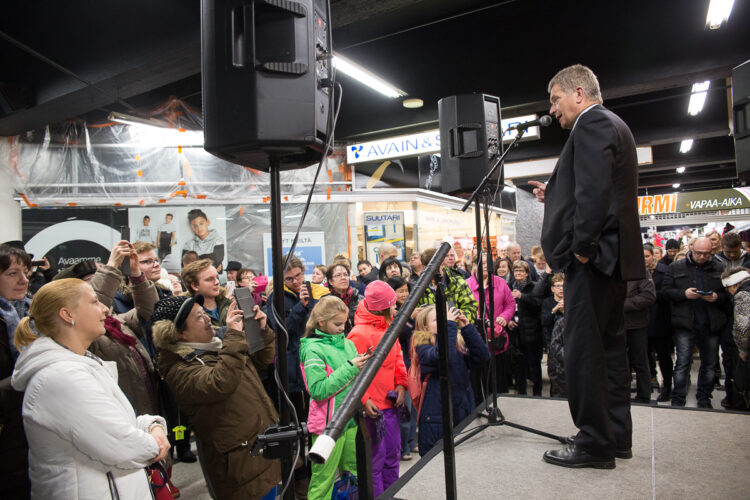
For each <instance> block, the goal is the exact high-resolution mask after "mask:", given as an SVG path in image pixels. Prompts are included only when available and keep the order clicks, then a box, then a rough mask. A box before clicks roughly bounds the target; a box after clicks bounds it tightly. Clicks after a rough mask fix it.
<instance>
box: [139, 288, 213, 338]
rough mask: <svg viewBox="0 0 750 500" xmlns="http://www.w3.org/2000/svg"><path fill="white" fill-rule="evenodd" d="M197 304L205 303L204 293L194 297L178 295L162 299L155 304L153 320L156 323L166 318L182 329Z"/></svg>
mask: <svg viewBox="0 0 750 500" xmlns="http://www.w3.org/2000/svg"><path fill="white" fill-rule="evenodd" d="M195 304H198V305H201V306H202V305H203V295H201V294H197V295H193V296H192V297H189V296H187V295H178V296H177V297H167V298H166V299H162V300H160V301H159V302H157V303H156V305H155V306H154V313H153V314H152V315H151V322H152V323H156V322H157V321H161V320H163V319H166V320H168V321H172V322H174V324H175V326H176V327H177V329H178V330H181V329H182V327H183V326H184V325H185V321H186V320H187V317H188V314H190V311H192V310H193V305H195Z"/></svg>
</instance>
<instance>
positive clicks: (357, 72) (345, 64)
mask: <svg viewBox="0 0 750 500" xmlns="http://www.w3.org/2000/svg"><path fill="white" fill-rule="evenodd" d="M333 66H334V67H335V68H336V70H337V71H341V72H342V73H345V74H347V75H349V76H350V77H352V78H354V79H355V80H357V81H358V82H360V83H363V84H365V85H367V86H368V87H370V88H371V89H373V90H377V91H378V92H380V93H381V94H383V95H384V96H386V97H390V98H391V99H397V98H399V97H403V96H405V95H406V92H404V91H403V90H400V89H397V88H396V87H394V86H393V85H391V84H390V83H388V82H386V81H385V80H383V79H381V78H379V77H377V76H375V75H373V74H372V73H370V72H369V71H367V70H366V69H364V68H363V67H361V66H358V65H357V64H354V63H353V62H351V61H349V60H348V59H346V58H343V57H341V56H340V55H338V54H334V56H333Z"/></svg>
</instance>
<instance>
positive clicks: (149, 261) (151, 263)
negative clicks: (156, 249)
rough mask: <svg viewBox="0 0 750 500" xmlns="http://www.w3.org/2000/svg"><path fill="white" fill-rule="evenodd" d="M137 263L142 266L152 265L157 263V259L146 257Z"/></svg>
mask: <svg viewBox="0 0 750 500" xmlns="http://www.w3.org/2000/svg"><path fill="white" fill-rule="evenodd" d="M138 263H139V264H141V265H143V266H153V265H154V264H158V263H159V261H158V260H156V259H146V260H139V261H138Z"/></svg>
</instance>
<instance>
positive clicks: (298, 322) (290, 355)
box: [266, 283, 329, 392]
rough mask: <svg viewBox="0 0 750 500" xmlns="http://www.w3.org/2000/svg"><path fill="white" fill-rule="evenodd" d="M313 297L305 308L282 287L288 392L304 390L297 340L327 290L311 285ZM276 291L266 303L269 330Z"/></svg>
mask: <svg viewBox="0 0 750 500" xmlns="http://www.w3.org/2000/svg"><path fill="white" fill-rule="evenodd" d="M312 289H313V297H312V300H310V301H309V302H308V303H307V306H305V305H304V304H303V303H302V302H301V301H300V300H299V295H298V294H297V293H295V292H293V291H291V290H290V289H289V288H288V287H287V286H286V285H285V286H284V321H285V324H286V331H287V333H288V334H289V337H288V339H289V340H288V343H287V346H286V362H287V365H286V371H287V375H288V378H289V392H302V391H304V390H305V383H304V381H303V380H302V370H301V369H300V363H299V339H300V338H301V337H302V335H303V334H304V333H305V325H306V324H307V318H309V317H310V311H312V309H313V307H315V304H317V303H318V299H319V298H320V297H322V296H323V295H327V294H328V293H329V291H328V289H327V288H326V287H324V286H322V285H316V284H315V283H312ZM274 293H276V289H274V291H273V292H271V294H270V295H269V296H268V300H267V301H266V314H267V315H268V324H269V326H270V327H271V328H273V329H275V328H276V317H275V316H274V315H273V310H272V308H273V294H274Z"/></svg>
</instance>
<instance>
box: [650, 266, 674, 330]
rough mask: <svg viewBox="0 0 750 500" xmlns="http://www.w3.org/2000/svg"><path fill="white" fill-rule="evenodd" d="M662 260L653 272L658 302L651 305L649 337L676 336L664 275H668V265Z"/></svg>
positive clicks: (652, 276)
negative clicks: (664, 288)
mask: <svg viewBox="0 0 750 500" xmlns="http://www.w3.org/2000/svg"><path fill="white" fill-rule="evenodd" d="M663 260H664V259H662V260H660V261H659V262H658V263H657V264H656V267H655V268H654V269H653V271H652V272H651V279H652V280H653V281H654V288H655V289H656V301H655V302H654V303H653V304H651V306H650V311H649V320H648V330H647V331H648V336H649V337H671V336H672V335H673V334H674V328H673V327H672V304H671V302H670V301H669V299H668V298H667V297H666V296H665V294H664V290H663V286H664V275H666V273H667V267H668V266H667V265H665V264H663V263H662V261H663Z"/></svg>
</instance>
